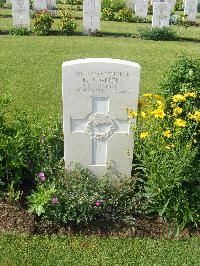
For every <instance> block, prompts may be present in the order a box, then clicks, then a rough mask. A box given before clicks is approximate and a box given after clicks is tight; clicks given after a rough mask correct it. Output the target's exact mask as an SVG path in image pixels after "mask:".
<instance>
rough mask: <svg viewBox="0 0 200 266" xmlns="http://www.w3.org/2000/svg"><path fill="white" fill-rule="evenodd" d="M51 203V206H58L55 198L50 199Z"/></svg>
mask: <svg viewBox="0 0 200 266" xmlns="http://www.w3.org/2000/svg"><path fill="white" fill-rule="evenodd" d="M51 203H52V204H53V205H55V204H58V203H59V201H58V198H57V197H54V198H52V199H51Z"/></svg>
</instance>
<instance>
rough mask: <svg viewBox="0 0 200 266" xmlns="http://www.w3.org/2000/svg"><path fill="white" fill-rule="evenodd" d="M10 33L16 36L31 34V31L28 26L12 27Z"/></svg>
mask: <svg viewBox="0 0 200 266" xmlns="http://www.w3.org/2000/svg"><path fill="white" fill-rule="evenodd" d="M9 34H10V35H14V36H24V35H30V31H29V30H28V29H26V28H12V29H10V30H9Z"/></svg>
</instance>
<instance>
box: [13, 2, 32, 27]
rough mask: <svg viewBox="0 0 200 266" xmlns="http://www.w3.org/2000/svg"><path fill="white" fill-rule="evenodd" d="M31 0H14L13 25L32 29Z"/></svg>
mask: <svg viewBox="0 0 200 266" xmlns="http://www.w3.org/2000/svg"><path fill="white" fill-rule="evenodd" d="M29 12H30V7H29V0H12V18H13V27H17V28H18V27H19V28H27V29H30V14H29Z"/></svg>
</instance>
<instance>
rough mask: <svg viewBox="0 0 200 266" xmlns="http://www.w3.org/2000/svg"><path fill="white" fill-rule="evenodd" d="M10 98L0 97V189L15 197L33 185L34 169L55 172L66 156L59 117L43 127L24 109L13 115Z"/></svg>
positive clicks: (36, 171)
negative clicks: (10, 109) (10, 113)
mask: <svg viewBox="0 0 200 266" xmlns="http://www.w3.org/2000/svg"><path fill="white" fill-rule="evenodd" d="M10 101H11V99H10V98H9V97H8V96H6V95H3V96H2V97H1V98H0V191H3V192H4V193H7V196H9V198H15V197H17V195H18V194H19V193H20V191H23V192H24V193H27V192H29V190H30V189H31V187H33V186H34V183H35V181H34V176H35V173H38V172H40V171H41V170H43V171H45V172H46V173H47V174H48V175H53V174H54V172H56V168H57V167H58V165H59V161H60V160H61V158H62V157H63V153H62V150H63V147H62V146H63V140H62V129H61V127H62V126H61V123H60V121H59V122H58V121H56V122H55V124H54V125H52V127H51V126H49V127H47V128H43V127H42V126H41V127H40V126H38V125H37V124H36V123H34V119H33V118H32V120H30V117H28V116H27V115H26V114H25V113H21V112H18V114H17V115H15V118H13V117H11V116H10V115H9V106H8V105H9V103H10ZM36 120H37V117H36ZM15 193H16V194H15Z"/></svg>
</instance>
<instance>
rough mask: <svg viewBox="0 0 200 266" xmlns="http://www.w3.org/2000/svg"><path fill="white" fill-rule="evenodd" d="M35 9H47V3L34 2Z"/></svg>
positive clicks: (42, 1)
mask: <svg viewBox="0 0 200 266" xmlns="http://www.w3.org/2000/svg"><path fill="white" fill-rule="evenodd" d="M34 9H35V10H44V9H47V1H46V0H34Z"/></svg>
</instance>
